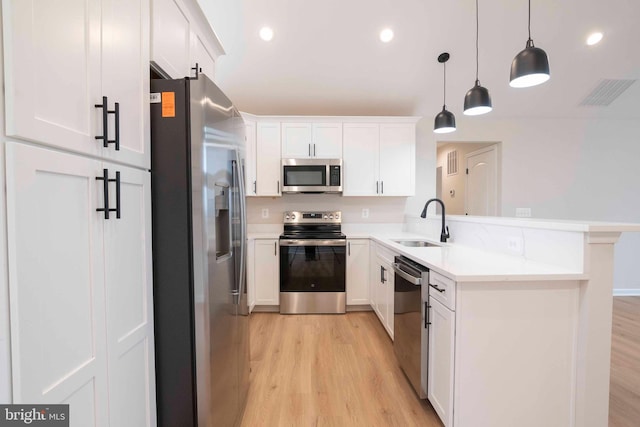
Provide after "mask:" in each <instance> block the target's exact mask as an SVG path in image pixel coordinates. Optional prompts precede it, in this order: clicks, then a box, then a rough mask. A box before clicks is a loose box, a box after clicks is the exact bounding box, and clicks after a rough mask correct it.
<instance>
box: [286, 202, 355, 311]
mask: <svg viewBox="0 0 640 427" xmlns="http://www.w3.org/2000/svg"><path fill="white" fill-rule="evenodd" d="M341 216H342V215H341V212H340V211H335V212H285V214H284V232H283V233H282V235H281V236H280V313H284V314H300V313H344V312H345V309H346V296H345V276H346V267H345V265H346V248H347V239H346V236H345V235H344V234H342V231H341V225H340V224H341V222H342V219H341Z"/></svg>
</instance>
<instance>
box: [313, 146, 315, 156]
mask: <svg viewBox="0 0 640 427" xmlns="http://www.w3.org/2000/svg"><path fill="white" fill-rule="evenodd" d="M315 156H316V144H313V157H315Z"/></svg>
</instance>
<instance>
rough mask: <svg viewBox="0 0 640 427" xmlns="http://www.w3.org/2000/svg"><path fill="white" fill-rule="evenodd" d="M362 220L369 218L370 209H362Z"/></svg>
mask: <svg viewBox="0 0 640 427" xmlns="http://www.w3.org/2000/svg"><path fill="white" fill-rule="evenodd" d="M362 218H369V209H366V208H365V209H362Z"/></svg>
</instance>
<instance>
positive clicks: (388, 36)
mask: <svg viewBox="0 0 640 427" xmlns="http://www.w3.org/2000/svg"><path fill="white" fill-rule="evenodd" d="M380 40H381V41H382V42H383V43H389V42H390V41H391V40H393V31H391V29H390V28H385V29H384V30H382V31H380Z"/></svg>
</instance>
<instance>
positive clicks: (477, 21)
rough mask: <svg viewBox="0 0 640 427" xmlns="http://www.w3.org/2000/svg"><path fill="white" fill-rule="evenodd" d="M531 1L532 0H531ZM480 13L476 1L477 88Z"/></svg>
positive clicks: (477, 81) (477, 82)
mask: <svg viewBox="0 0 640 427" xmlns="http://www.w3.org/2000/svg"><path fill="white" fill-rule="evenodd" d="M529 1H531V0H529ZM478 13H479V12H478V0H476V86H478V85H480V81H479V80H478V68H479V67H480V66H479V61H478V55H479V54H478V37H479V34H480V30H479V27H480V23H479V22H480V21H479V18H478Z"/></svg>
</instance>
